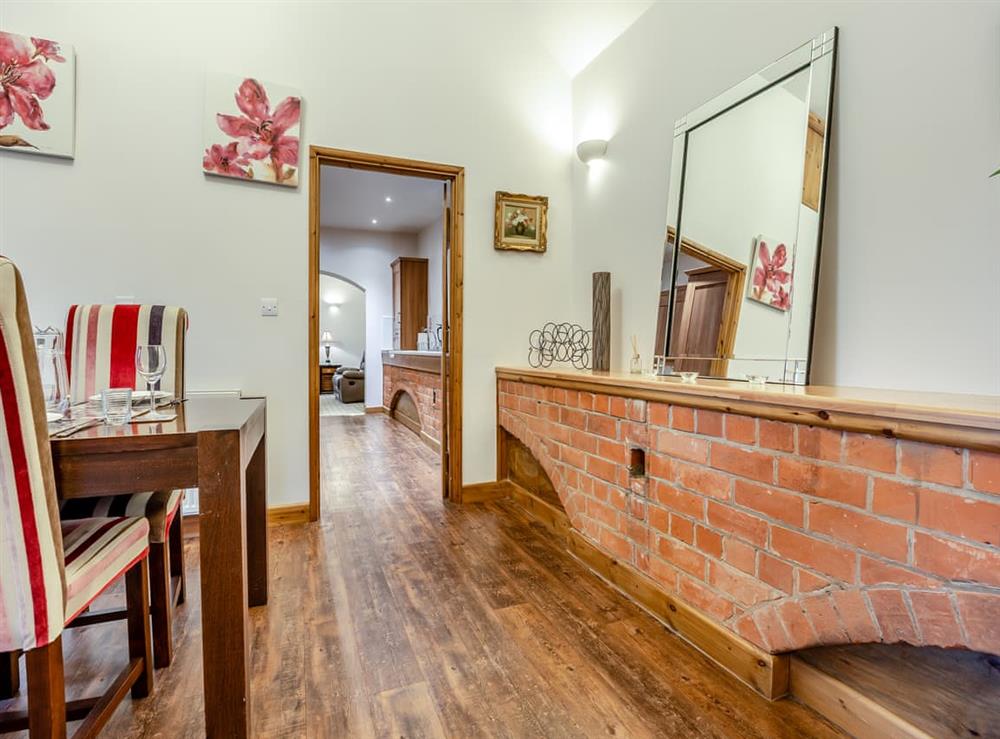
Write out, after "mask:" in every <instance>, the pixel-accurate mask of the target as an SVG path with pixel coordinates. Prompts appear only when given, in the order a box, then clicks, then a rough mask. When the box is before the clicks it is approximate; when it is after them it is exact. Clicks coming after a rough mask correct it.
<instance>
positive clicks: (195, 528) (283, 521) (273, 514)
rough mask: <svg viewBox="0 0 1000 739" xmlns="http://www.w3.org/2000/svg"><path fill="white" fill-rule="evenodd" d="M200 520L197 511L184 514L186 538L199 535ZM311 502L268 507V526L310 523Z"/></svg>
mask: <svg viewBox="0 0 1000 739" xmlns="http://www.w3.org/2000/svg"><path fill="white" fill-rule="evenodd" d="M199 520H200V517H199V515H198V514H197V513H188V514H185V516H184V538H185V539H197V538H198V536H199ZM309 520H310V519H309V503H292V504H291V505H281V506H272V507H270V508H268V509H267V525H268V526H285V525H289V524H299V523H309Z"/></svg>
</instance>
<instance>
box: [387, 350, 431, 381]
mask: <svg viewBox="0 0 1000 739" xmlns="http://www.w3.org/2000/svg"><path fill="white" fill-rule="evenodd" d="M382 364H383V365H388V366H390V367H404V368H406V369H412V370H417V371H418V372H430V373H432V374H435V375H440V374H441V352H418V351H413V350H409V349H383V350H382Z"/></svg>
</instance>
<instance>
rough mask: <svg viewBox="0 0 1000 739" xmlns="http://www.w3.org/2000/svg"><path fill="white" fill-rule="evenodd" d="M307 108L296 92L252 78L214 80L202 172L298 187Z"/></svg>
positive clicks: (209, 90) (218, 77)
mask: <svg viewBox="0 0 1000 739" xmlns="http://www.w3.org/2000/svg"><path fill="white" fill-rule="evenodd" d="M301 108H302V98H301V97H299V95H298V94H296V92H295V91H294V90H291V89H290V88H287V87H283V86H281V85H276V84H273V83H269V82H267V83H265V82H261V81H260V80H257V79H254V78H252V77H233V76H230V75H214V76H210V77H209V78H208V81H207V84H206V88H205V150H204V153H203V155H202V170H203V171H204V172H206V173H208V174H214V175H220V176H222V177H232V178H235V179H241V180H251V181H254V182H269V183H271V184H276V185H284V186H286V187H295V186H297V185H298V184H299V118H300V115H301Z"/></svg>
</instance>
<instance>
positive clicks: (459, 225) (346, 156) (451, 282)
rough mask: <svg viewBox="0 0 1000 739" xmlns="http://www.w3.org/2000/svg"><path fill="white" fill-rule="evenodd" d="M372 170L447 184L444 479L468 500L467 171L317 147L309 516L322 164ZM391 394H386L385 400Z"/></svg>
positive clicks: (314, 476) (314, 451) (316, 447)
mask: <svg viewBox="0 0 1000 739" xmlns="http://www.w3.org/2000/svg"><path fill="white" fill-rule="evenodd" d="M324 166H325V167H342V168H346V169H356V170H367V171H369V172H381V173H386V174H395V175H402V176H404V177H411V178H412V177H419V178H426V179H429V180H437V181H439V182H440V183H441V207H442V217H443V225H442V231H443V238H442V242H443V243H442V250H443V255H442V256H443V258H442V260H441V284H442V287H443V290H442V291H443V304H442V311H441V314H442V315H441V319H442V320H441V324H442V325H441V342H440V343H441V351H440V355H441V359H440V374H441V408H442V411H441V414H440V416H441V418H440V424H441V479H442V494H443V497H444V498H446V499H448V500H451V501H454V502H461V500H462V280H463V256H462V255H463V231H464V228H463V213H464V198H465V170H464V168H462V167H456V166H453V165H448V164H434V163H431V162H421V161H417V160H411V159H400V158H396V157H387V156H380V155H375V154H364V153H359V152H351V151H344V150H340V149H328V148H324V147H317V146H312V147H310V149H309V334H308V336H309V520H311V521H316V520H318V519H319V515H320V461H319V460H320V438H319V436H320V432H319V384H320V366H319V365H320V317H319V314H320V307H321V305H320V301H321V294H320V284H319V283H320V225H321V223H320V205H321V202H322V201H321V197H322V195H321V177H320V170H321V168H322V167H324ZM384 400H385V399H383V402H384Z"/></svg>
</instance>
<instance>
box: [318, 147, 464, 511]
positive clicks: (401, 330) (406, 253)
mask: <svg viewBox="0 0 1000 739" xmlns="http://www.w3.org/2000/svg"><path fill="white" fill-rule="evenodd" d="M463 188H464V173H463V170H462V168H460V167H454V166H451V165H438V164H431V163H426V162H416V161H412V160H403V159H394V158H391V157H382V156H376V155H370V154H360V153H356V152H346V151H341V150H334V149H323V148H319V147H312V148H311V149H310V244H309V253H310V259H309V270H310V275H309V276H310V282H309V284H310V317H309V366H310V382H309V423H310V434H309V441H310V450H309V456H310V505H309V512H310V519H311V520H317V519H318V518H319V516H320V490H321V467H323V466H324V465H325V466H326V467H329V466H330V462H329V461H324V463H323V464H322V465H321V448H322V450H324V452H326V451H329V449H328V448H329V447H330V445H331V444H334V445H335V444H337V443H339V442H338V441H337V440H338V439H340V440H344V439H350V440H351V441H352V443H353V442H354V440H355V439H356V437H357V436H360V435H363V434H367V437H366V438H371V439H373V440H374V441H373V442H372V443H373V444H377V443H378V442H377V439H378V438H379V434H382V433H393V434H396V433H397V432H398V429H400V428H402V429H406V431H405V433H406V434H412V436H411V437H408V440H407V441H408V443H409V440H410V439H412V440H417V441H418V442H419V443H420V444H422V445H423V446H422V447H421V448H423V449H425V450H431V451H432V452H433V453H434V454H437V455H440V456H439V459H440V471H441V491H442V494H443V496H444V497H446V498H449V499H452V500H455V501H460V499H461V479H462V476H461V381H462V375H461V346H462V344H461V316H462V201H463ZM425 453H429V452H426V451H425ZM328 458H329V455H327V457H325V458H324V459H328ZM322 473H323V474H326V475H333V476H335V475H336V474H337V473H336V470H329V469H327V470H322Z"/></svg>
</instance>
